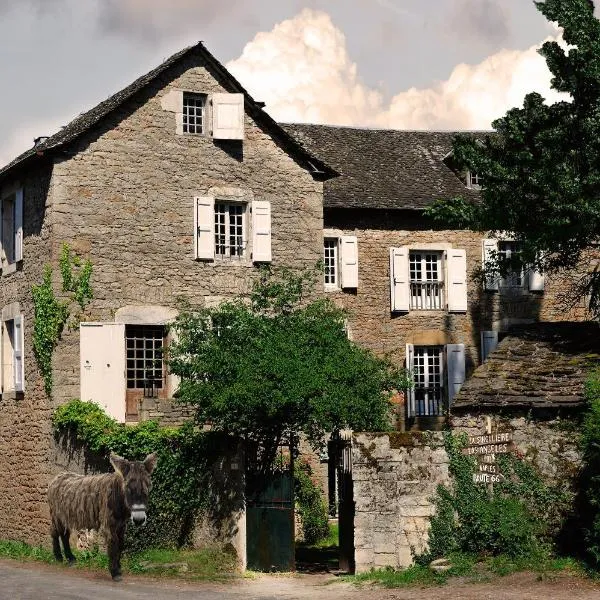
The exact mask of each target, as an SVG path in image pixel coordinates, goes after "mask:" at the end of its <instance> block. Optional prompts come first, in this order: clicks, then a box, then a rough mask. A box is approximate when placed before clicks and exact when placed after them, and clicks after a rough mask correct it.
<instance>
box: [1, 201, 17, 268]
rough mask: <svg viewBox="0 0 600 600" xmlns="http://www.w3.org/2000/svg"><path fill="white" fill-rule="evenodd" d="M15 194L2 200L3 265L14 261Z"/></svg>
mask: <svg viewBox="0 0 600 600" xmlns="http://www.w3.org/2000/svg"><path fill="white" fill-rule="evenodd" d="M15 206H16V202H15V195H14V194H11V195H10V196H7V197H6V198H4V199H3V200H2V250H3V255H4V256H3V257H2V263H3V265H9V264H11V263H14V262H15Z"/></svg>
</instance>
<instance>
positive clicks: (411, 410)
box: [406, 344, 416, 419]
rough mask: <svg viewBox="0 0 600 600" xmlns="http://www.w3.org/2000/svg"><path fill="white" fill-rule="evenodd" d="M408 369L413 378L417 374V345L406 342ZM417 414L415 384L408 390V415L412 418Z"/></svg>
mask: <svg viewBox="0 0 600 600" xmlns="http://www.w3.org/2000/svg"><path fill="white" fill-rule="evenodd" d="M406 370H407V371H408V374H409V375H410V376H411V377H412V378H413V380H414V375H415V347H414V345H413V344H406ZM415 414H416V407H415V388H414V385H413V386H411V387H410V388H409V389H408V390H406V416H407V417H408V418H409V419H410V418H413V417H414V416H415Z"/></svg>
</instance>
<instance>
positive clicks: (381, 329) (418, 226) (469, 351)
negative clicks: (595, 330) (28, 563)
mask: <svg viewBox="0 0 600 600" xmlns="http://www.w3.org/2000/svg"><path fill="white" fill-rule="evenodd" d="M326 185H327V184H326ZM324 220H325V223H324V226H325V235H326V236H328V235H330V236H341V235H353V236H356V237H357V238H358V269H359V275H358V279H359V281H358V288H357V289H356V290H333V291H328V292H326V293H327V294H328V295H329V296H330V297H331V298H333V299H334V300H335V301H336V302H337V303H339V304H340V305H342V306H344V307H345V308H346V309H347V310H348V312H349V317H348V327H349V331H350V334H351V336H352V339H353V340H354V341H355V342H357V343H359V344H361V345H363V346H365V347H368V348H370V349H371V350H373V351H375V352H376V353H378V354H382V355H383V354H385V355H389V356H391V357H392V358H393V359H394V360H395V361H396V362H397V363H398V364H404V360H405V352H406V344H408V343H412V344H415V345H445V344H459V343H462V344H465V365H466V371H467V377H468V376H469V375H470V374H471V373H472V372H473V370H474V369H475V368H476V367H477V366H478V365H479V364H480V362H481V347H480V346H481V340H480V332H481V331H487V330H495V331H500V332H502V331H507V330H508V328H509V327H510V326H511V325H514V324H518V323H523V322H534V321H568V320H580V319H584V318H585V317H586V314H585V310H584V308H583V307H582V306H579V305H578V306H574V307H567V306H565V303H564V302H563V299H562V297H561V292H562V291H564V289H565V281H564V277H560V278H549V277H546V281H545V289H544V291H543V292H541V293H540V292H527V291H525V292H523V293H521V294H519V295H515V294H508V293H503V292H500V293H499V292H490V291H485V290H484V289H483V285H482V283H481V281H480V280H479V279H478V278H477V273H478V271H479V270H480V269H481V264H482V242H483V239H484V236H482V235H481V234H477V233H473V232H470V231H459V230H440V229H436V228H435V227H434V225H433V223H432V222H428V221H427V220H426V219H425V218H424V217H423V216H422V215H421V214H419V213H417V212H415V211H402V210H395V211H391V210H387V211H386V210H379V211H375V210H365V209H341V208H335V209H333V208H326V209H325V214H324ZM400 246H408V247H409V248H412V249H421V250H423V249H431V250H434V249H435V250H446V249H450V248H453V249H464V250H465V251H466V256H467V274H468V277H469V280H468V283H467V294H468V309H467V311H466V312H464V313H449V312H447V311H446V310H414V311H413V310H411V311H409V312H407V313H392V312H391V311H390V272H389V270H390V266H389V252H390V248H391V247H400Z"/></svg>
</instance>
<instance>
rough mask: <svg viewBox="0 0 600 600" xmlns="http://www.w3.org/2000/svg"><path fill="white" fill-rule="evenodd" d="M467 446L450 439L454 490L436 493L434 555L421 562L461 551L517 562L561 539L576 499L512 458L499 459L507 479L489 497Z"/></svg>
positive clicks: (432, 532) (431, 551)
mask: <svg viewBox="0 0 600 600" xmlns="http://www.w3.org/2000/svg"><path fill="white" fill-rule="evenodd" d="M466 441H467V440H466V434H458V435H455V434H452V433H448V434H446V436H445V440H444V445H445V448H446V452H447V453H448V456H449V459H450V464H449V472H450V476H451V477H452V479H453V486H452V487H451V488H447V487H444V486H439V487H438V489H437V493H436V496H435V498H434V504H435V506H436V513H435V515H434V516H433V517H432V519H431V529H430V535H429V551H428V552H427V554H426V555H423V556H421V557H418V558H419V560H420V561H421V562H427V561H429V560H431V559H433V558H439V557H441V556H447V555H448V554H449V553H451V552H456V551H460V552H467V553H472V554H492V555H496V554H501V553H502V554H506V555H509V556H512V557H519V556H528V555H531V554H534V553H536V552H538V551H539V550H540V549H541V548H542V547H544V546H546V545H547V544H548V543H550V542H551V541H552V538H553V536H555V535H556V534H557V533H558V530H559V529H560V525H561V518H562V516H561V515H562V513H563V510H564V508H565V507H566V506H568V505H569V504H570V502H571V501H572V494H570V493H569V492H568V491H566V490H565V489H563V488H562V487H560V486H556V487H554V486H550V485H547V484H546V483H544V482H543V481H542V479H541V478H540V476H539V475H538V473H537V472H536V470H535V469H534V467H533V466H532V465H531V464H529V463H527V462H526V461H523V460H521V459H520V458H519V457H518V456H515V455H513V454H508V455H505V456H503V457H499V458H498V462H499V466H500V471H501V472H502V473H503V474H504V476H505V478H506V479H505V481H504V482H503V483H499V484H495V485H494V490H493V492H492V493H490V492H489V491H488V489H487V488H486V487H485V486H483V485H481V484H479V483H474V482H473V473H474V472H475V471H476V459H475V458H474V457H472V456H465V455H463V454H462V452H461V450H462V448H463V447H464V446H465V445H466Z"/></svg>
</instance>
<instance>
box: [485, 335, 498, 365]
mask: <svg viewBox="0 0 600 600" xmlns="http://www.w3.org/2000/svg"><path fill="white" fill-rule="evenodd" d="M497 345H498V332H497V331H482V332H481V362H485V360H486V359H487V357H488V356H489V354H490V352H493V351H494V350H495V348H496V346H497Z"/></svg>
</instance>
